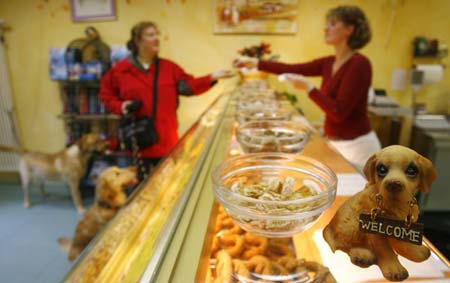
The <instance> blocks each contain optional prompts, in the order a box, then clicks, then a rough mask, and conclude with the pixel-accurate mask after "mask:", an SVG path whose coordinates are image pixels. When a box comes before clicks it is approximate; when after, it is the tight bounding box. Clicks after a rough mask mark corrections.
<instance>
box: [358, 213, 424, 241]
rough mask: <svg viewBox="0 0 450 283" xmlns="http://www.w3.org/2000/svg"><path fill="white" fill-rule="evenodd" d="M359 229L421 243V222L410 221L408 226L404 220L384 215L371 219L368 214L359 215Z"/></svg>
mask: <svg viewBox="0 0 450 283" xmlns="http://www.w3.org/2000/svg"><path fill="white" fill-rule="evenodd" d="M359 230H360V231H363V232H365V233H372V234H378V235H381V236H387V237H392V238H395V239H397V240H400V241H405V242H410V243H413V244H416V245H422V237H423V224H422V223H412V224H411V225H410V226H409V227H407V226H406V223H405V221H402V220H396V219H391V218H385V217H379V216H378V217H376V218H375V219H372V217H371V216H370V214H364V213H362V214H360V215H359Z"/></svg>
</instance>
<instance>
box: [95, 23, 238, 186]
mask: <svg viewBox="0 0 450 283" xmlns="http://www.w3.org/2000/svg"><path fill="white" fill-rule="evenodd" d="M127 47H128V49H129V50H130V51H131V55H130V56H129V57H128V58H126V59H123V60H122V61H119V62H118V63H117V64H116V65H115V66H114V67H113V68H111V69H110V70H109V71H108V72H107V73H106V74H105V76H104V77H103V79H102V81H101V89H100V98H101V100H102V101H103V103H104V104H105V107H106V109H107V110H108V111H110V112H112V113H115V114H118V115H123V114H128V113H129V112H130V111H131V110H132V111H134V113H135V115H136V117H142V116H149V117H152V116H153V114H152V112H153V109H152V107H153V80H154V74H155V65H158V69H159V70H158V77H157V78H158V79H157V96H156V99H157V102H156V105H157V107H156V113H155V118H154V119H155V127H156V130H157V132H158V134H159V142H158V143H157V144H154V145H151V146H149V147H146V148H141V149H140V150H139V153H140V157H141V158H142V161H143V164H141V165H140V168H138V177H139V178H140V179H141V180H142V179H143V178H144V177H145V176H144V173H145V174H146V173H148V170H149V168H150V167H151V166H154V165H156V164H157V163H158V162H159V160H160V159H161V158H162V157H164V156H165V155H166V154H167V153H168V152H169V151H170V150H171V149H172V148H173V147H174V145H175V144H176V143H177V141H178V132H177V126H178V122H177V116H176V110H177V105H178V95H197V94H201V93H203V92H205V91H207V90H209V89H210V88H211V87H212V86H213V85H214V84H215V83H216V82H217V80H218V79H220V78H226V77H230V76H231V72H230V71H224V70H219V71H216V72H213V73H212V74H209V75H206V76H204V77H199V78H194V77H193V76H191V75H189V74H187V73H185V71H184V70H183V69H182V68H181V67H180V66H178V65H177V64H175V63H174V62H172V61H170V60H167V59H164V58H158V51H159V32H158V28H157V26H156V25H155V24H154V23H153V22H140V23H138V24H136V25H135V26H134V27H133V28H132V30H131V38H130V40H129V41H128V42H127ZM156 61H158V64H156Z"/></svg>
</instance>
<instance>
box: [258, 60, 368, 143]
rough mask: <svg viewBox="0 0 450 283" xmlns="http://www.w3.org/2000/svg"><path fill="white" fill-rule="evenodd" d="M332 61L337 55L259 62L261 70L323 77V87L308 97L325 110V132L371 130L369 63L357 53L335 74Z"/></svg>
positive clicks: (340, 134)
mask: <svg viewBox="0 0 450 283" xmlns="http://www.w3.org/2000/svg"><path fill="white" fill-rule="evenodd" d="M333 62H334V56H329V57H324V58H319V59H317V60H314V61H311V62H308V63H305V64H282V63H275V62H269V61H259V64H258V69H260V70H262V71H267V72H270V73H275V74H282V73H297V74H301V75H304V76H321V77H322V85H321V87H320V90H318V89H316V88H314V89H313V90H311V91H310V93H309V97H310V98H311V99H312V100H313V101H314V102H315V103H316V104H317V105H318V106H319V107H320V108H321V109H322V110H323V111H324V112H325V125H324V131H325V135H326V136H328V137H330V138H337V139H353V138H356V137H358V136H361V135H364V134H367V133H368V132H370V131H371V127H370V122H369V118H368V116H367V96H368V92H369V87H370V85H371V83H372V67H371V66H370V62H369V60H368V59H367V58H366V57H365V56H363V55H361V54H359V53H356V54H354V55H353V56H352V57H351V58H350V59H349V60H348V61H347V62H345V63H344V65H342V66H341V67H340V68H339V70H338V71H337V72H336V73H335V74H334V75H332V74H331V73H332V66H333Z"/></svg>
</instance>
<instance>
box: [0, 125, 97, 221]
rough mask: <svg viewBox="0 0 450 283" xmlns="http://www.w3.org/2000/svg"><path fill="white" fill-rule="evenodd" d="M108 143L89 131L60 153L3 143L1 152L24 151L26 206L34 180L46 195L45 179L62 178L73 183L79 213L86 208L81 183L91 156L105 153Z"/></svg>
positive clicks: (21, 164)
mask: <svg viewBox="0 0 450 283" xmlns="http://www.w3.org/2000/svg"><path fill="white" fill-rule="evenodd" d="M105 149H106V143H105V142H104V141H102V140H101V139H100V137H99V136H98V135H96V134H92V133H91V134H85V135H83V136H82V137H81V138H80V139H79V140H78V141H76V142H75V143H74V144H73V145H71V146H69V147H67V148H66V149H64V150H61V151H59V152H56V153H43V152H37V151H28V150H26V149H22V148H17V147H8V146H0V151H12V152H18V153H20V154H21V158H20V162H19V174H20V179H21V181H22V188H23V192H24V203H23V205H24V207H26V208H29V207H30V206H31V202H30V191H29V187H30V182H31V180H35V181H37V182H38V183H39V184H38V186H39V188H40V191H41V193H42V195H43V196H46V195H47V193H46V192H45V188H44V182H45V180H47V179H53V178H57V179H61V180H63V181H65V182H67V183H68V184H69V186H70V193H71V195H72V200H73V202H74V205H75V207H76V209H77V210H78V212H79V213H80V214H82V213H83V212H84V211H85V209H84V207H83V203H82V201H81V196H80V191H79V183H80V180H81V178H83V175H84V174H85V171H86V166H87V162H88V160H89V158H90V157H91V155H92V153H93V152H94V151H99V152H102V151H104V150H105Z"/></svg>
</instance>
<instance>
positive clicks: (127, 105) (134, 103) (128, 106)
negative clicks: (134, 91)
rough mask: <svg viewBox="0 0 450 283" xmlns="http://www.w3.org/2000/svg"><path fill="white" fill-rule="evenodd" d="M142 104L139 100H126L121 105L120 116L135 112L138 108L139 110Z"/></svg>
mask: <svg viewBox="0 0 450 283" xmlns="http://www.w3.org/2000/svg"><path fill="white" fill-rule="evenodd" d="M141 106H142V102H140V101H139V100H126V101H124V102H123V103H122V107H121V108H122V114H123V115H126V114H129V113H132V112H135V111H136V110H138V109H139V108H141Z"/></svg>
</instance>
